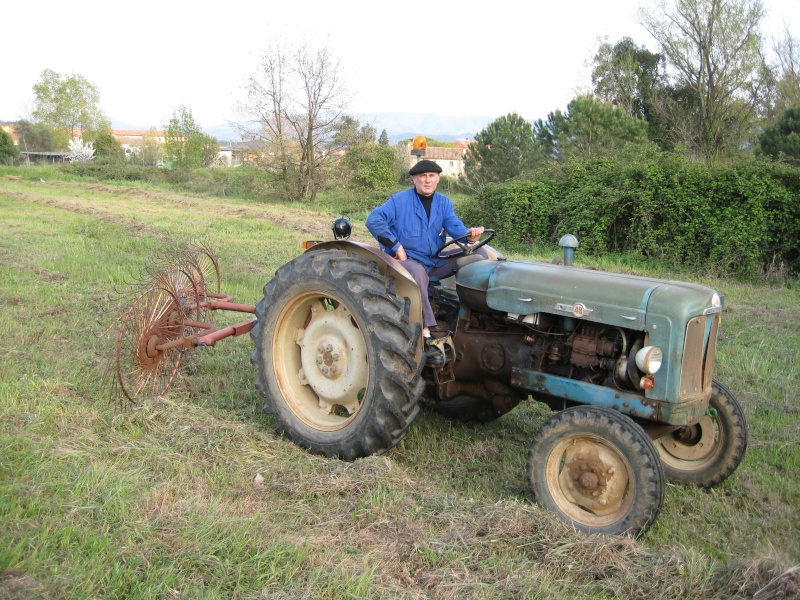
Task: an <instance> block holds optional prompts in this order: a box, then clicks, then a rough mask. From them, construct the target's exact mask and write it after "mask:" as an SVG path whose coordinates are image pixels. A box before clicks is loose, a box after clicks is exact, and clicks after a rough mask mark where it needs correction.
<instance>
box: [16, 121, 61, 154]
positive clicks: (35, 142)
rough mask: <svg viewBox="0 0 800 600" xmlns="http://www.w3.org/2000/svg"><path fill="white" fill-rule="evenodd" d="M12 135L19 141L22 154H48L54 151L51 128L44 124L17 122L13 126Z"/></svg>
mask: <svg viewBox="0 0 800 600" xmlns="http://www.w3.org/2000/svg"><path fill="white" fill-rule="evenodd" d="M14 133H16V134H17V138H18V139H19V147H20V150H22V151H23V152H50V151H51V150H55V142H54V140H53V129H52V127H50V126H48V125H45V124H44V123H35V124H34V123H31V122H30V121H25V120H22V121H18V122H17V123H16V124H15V125H14Z"/></svg>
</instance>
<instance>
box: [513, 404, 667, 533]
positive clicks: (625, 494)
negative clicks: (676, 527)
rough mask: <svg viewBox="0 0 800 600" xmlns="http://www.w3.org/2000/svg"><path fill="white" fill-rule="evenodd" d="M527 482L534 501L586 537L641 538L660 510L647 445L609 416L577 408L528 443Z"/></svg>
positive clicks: (656, 470) (640, 434) (659, 470)
mask: <svg viewBox="0 0 800 600" xmlns="http://www.w3.org/2000/svg"><path fill="white" fill-rule="evenodd" d="M527 475H528V483H529V486H530V491H531V493H532V494H533V496H534V497H535V498H536V500H537V501H538V502H539V503H540V504H541V505H542V506H544V507H545V508H547V509H548V510H551V511H553V512H554V513H556V515H558V516H559V517H560V518H561V519H563V520H565V521H568V522H571V523H572V524H573V525H574V526H575V527H576V528H577V529H578V530H580V531H583V532H585V533H611V534H630V535H640V534H642V533H644V532H645V531H647V529H648V528H649V527H650V525H652V524H653V522H654V521H655V519H656V517H657V516H658V513H659V512H660V511H661V506H662V504H663V503H664V492H665V487H666V485H665V476H664V469H663V467H662V465H661V461H660V460H659V458H658V452H657V451H656V449H655V447H654V446H653V443H652V442H651V441H650V438H649V437H648V436H647V434H646V433H645V432H644V430H643V429H642V428H641V427H639V425H637V424H636V423H634V422H633V420H631V419H630V418H629V417H627V416H625V415H623V414H621V413H619V412H617V411H614V410H611V409H608V408H601V407H596V406H576V407H573V408H568V409H566V410H563V411H561V412H559V413H556V414H555V415H554V416H553V417H551V418H550V419H549V420H548V421H546V422H545V424H544V425H542V428H541V429H540V430H539V431H538V432H537V434H536V435H535V436H534V438H533V441H532V442H531V445H530V449H529V451H528V461H527Z"/></svg>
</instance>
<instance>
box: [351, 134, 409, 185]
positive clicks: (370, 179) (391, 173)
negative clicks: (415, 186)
mask: <svg viewBox="0 0 800 600" xmlns="http://www.w3.org/2000/svg"><path fill="white" fill-rule="evenodd" d="M340 164H341V168H342V169H343V171H344V175H345V178H346V179H347V180H348V181H349V185H350V186H351V187H354V188H360V189H367V190H385V189H388V188H391V187H392V186H393V185H395V184H396V183H397V179H398V172H399V168H398V164H397V158H396V156H395V153H394V150H392V148H391V147H390V146H383V145H381V144H376V143H375V142H372V141H370V142H359V143H357V144H355V145H354V146H353V147H351V148H350V150H348V152H347V153H346V154H345V155H344V156H343V157H342V160H341V163H340Z"/></svg>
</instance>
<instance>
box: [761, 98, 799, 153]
mask: <svg viewBox="0 0 800 600" xmlns="http://www.w3.org/2000/svg"><path fill="white" fill-rule="evenodd" d="M759 144H760V147H761V152H762V153H763V154H765V155H767V156H769V157H771V158H773V159H781V160H786V161H788V162H791V163H793V164H796V165H800V106H799V107H797V108H790V109H789V110H787V111H786V112H785V113H784V114H783V116H782V117H781V118H780V120H779V121H778V123H777V124H776V125H775V126H774V127H768V128H767V129H766V130H765V131H764V133H763V134H761V138H760V139H759Z"/></svg>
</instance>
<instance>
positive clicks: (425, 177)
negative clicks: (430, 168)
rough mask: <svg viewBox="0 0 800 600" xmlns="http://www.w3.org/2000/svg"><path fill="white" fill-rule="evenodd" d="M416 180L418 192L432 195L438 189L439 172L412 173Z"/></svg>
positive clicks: (423, 194) (415, 185)
mask: <svg viewBox="0 0 800 600" xmlns="http://www.w3.org/2000/svg"><path fill="white" fill-rule="evenodd" d="M411 178H412V179H413V180H414V187H415V188H417V193H418V194H421V195H422V196H430V195H431V194H433V192H435V191H436V186H437V185H439V174H438V173H420V174H419V175H412V176H411Z"/></svg>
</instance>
